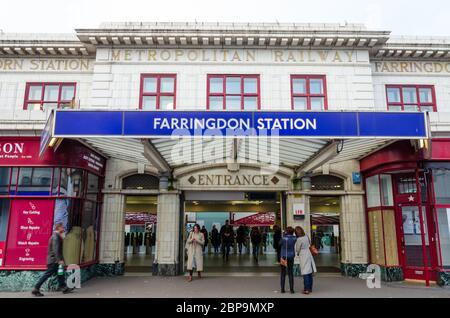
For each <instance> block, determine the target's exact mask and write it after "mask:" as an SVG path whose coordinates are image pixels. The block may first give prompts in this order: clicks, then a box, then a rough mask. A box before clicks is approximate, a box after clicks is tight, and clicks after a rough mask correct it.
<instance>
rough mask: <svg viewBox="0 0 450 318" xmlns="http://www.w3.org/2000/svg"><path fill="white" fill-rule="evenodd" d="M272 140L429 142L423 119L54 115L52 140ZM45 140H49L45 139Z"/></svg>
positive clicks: (360, 115)
mask: <svg viewBox="0 0 450 318" xmlns="http://www.w3.org/2000/svg"><path fill="white" fill-rule="evenodd" d="M207 135H214V136H224V137H236V136H239V137H245V136H272V137H297V138H330V139H333V138H336V139H340V138H377V137H379V138H395V139H424V138H427V137H428V130H427V124H426V120H425V114H424V113H420V112H417V113H395V112H329V111H325V112H296V111H289V112H283V111H281V112H264V111H257V112H245V111H242V112H210V111H92V110H86V111H84V110H55V116H54V123H53V130H52V136H51V137H54V138H77V137H79V138H83V137H84V138H86V137H116V138H127V137H128V138H168V137H172V136H192V137H203V136H207ZM43 137H44V138H45V139H47V138H49V137H48V135H47V134H45V135H44V136H43Z"/></svg>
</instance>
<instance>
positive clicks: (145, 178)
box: [122, 174, 159, 190]
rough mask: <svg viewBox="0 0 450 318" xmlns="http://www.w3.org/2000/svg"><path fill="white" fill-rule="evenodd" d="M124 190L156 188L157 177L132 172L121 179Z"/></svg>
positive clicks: (157, 183)
mask: <svg viewBox="0 0 450 318" xmlns="http://www.w3.org/2000/svg"><path fill="white" fill-rule="evenodd" d="M122 189H125V190H158V189H159V178H158V177H155V176H152V175H150V174H134V175H131V176H128V177H126V178H124V179H123V182H122Z"/></svg>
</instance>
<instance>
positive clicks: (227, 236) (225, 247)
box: [220, 220, 234, 262]
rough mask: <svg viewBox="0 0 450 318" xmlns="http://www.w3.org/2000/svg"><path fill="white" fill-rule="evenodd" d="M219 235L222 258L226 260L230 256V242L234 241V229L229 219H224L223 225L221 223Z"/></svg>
mask: <svg viewBox="0 0 450 318" xmlns="http://www.w3.org/2000/svg"><path fill="white" fill-rule="evenodd" d="M220 237H221V238H222V255H223V259H224V260H226V261H227V262H228V259H229V257H230V248H231V244H233V242H234V230H233V227H232V226H231V225H230V221H228V220H226V221H225V225H223V226H222V228H221V229H220Z"/></svg>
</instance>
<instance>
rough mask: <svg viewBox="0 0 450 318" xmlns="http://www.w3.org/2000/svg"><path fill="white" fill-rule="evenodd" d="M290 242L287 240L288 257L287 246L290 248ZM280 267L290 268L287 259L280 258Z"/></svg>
mask: <svg viewBox="0 0 450 318" xmlns="http://www.w3.org/2000/svg"><path fill="white" fill-rule="evenodd" d="M287 243H288V240H287V239H286V255H287V246H288V244H287ZM280 265H281V266H283V267H287V266H288V262H287V259H286V258H282V257H281V258H280Z"/></svg>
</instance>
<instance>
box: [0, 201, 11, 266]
mask: <svg viewBox="0 0 450 318" xmlns="http://www.w3.org/2000/svg"><path fill="white" fill-rule="evenodd" d="M9 205H10V201H9V200H8V199H0V242H5V241H6V235H7V232H8V219H9ZM0 256H1V255H0ZM0 259H1V257H0ZM2 265H3V264H0V266H2Z"/></svg>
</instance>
